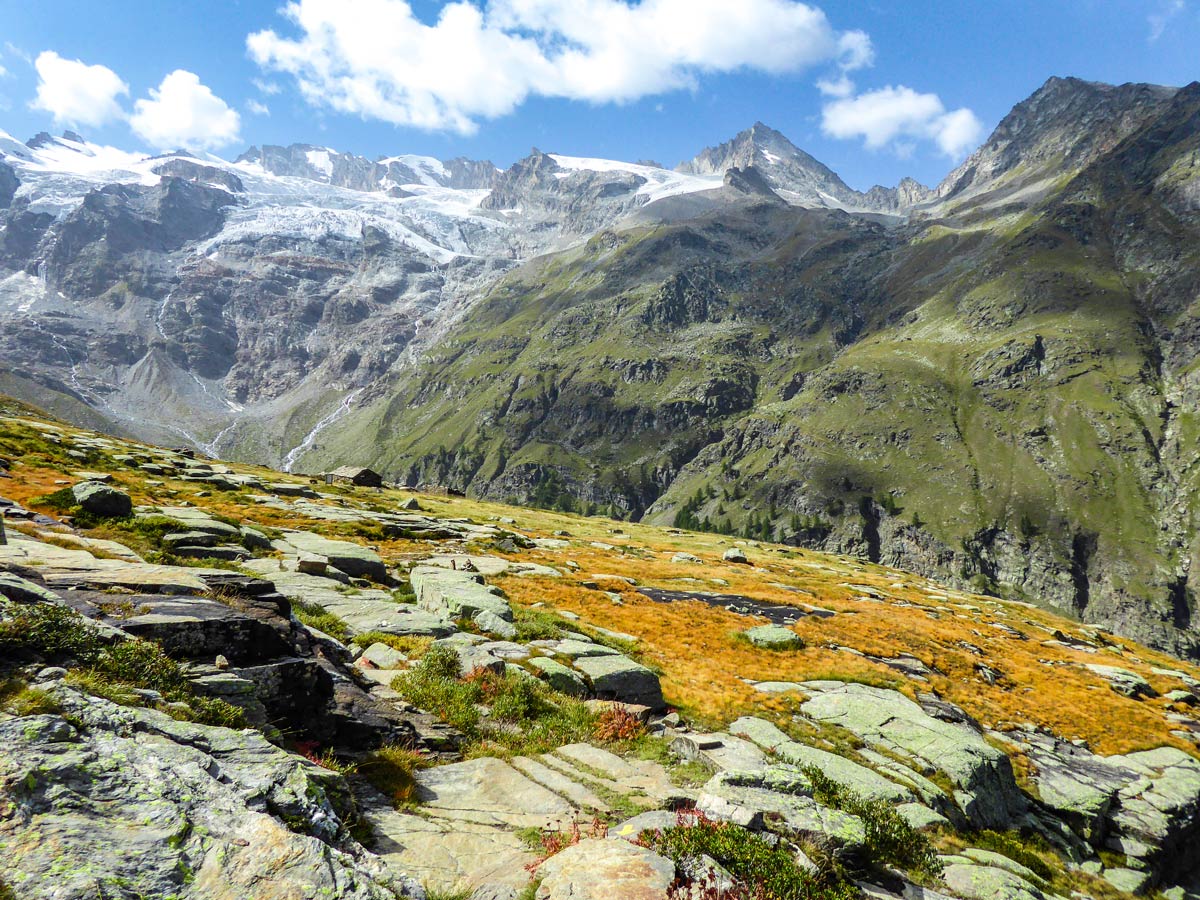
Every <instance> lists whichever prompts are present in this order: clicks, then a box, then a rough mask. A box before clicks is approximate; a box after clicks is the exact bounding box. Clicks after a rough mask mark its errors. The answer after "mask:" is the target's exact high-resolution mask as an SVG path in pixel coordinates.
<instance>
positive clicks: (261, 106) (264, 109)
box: [246, 99, 271, 116]
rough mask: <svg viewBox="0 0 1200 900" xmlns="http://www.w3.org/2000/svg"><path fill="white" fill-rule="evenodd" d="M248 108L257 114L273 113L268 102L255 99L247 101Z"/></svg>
mask: <svg viewBox="0 0 1200 900" xmlns="http://www.w3.org/2000/svg"><path fill="white" fill-rule="evenodd" d="M246 109H247V110H248V111H249V112H251V113H253V114H254V115H256V116H269V115H270V114H271V109H270V107H268V106H267V104H265V103H260V102H258V101H257V100H254V99H250V100H247V101H246Z"/></svg>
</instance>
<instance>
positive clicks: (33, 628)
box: [0, 603, 103, 661]
mask: <svg viewBox="0 0 1200 900" xmlns="http://www.w3.org/2000/svg"><path fill="white" fill-rule="evenodd" d="M102 647H103V642H102V640H101V638H100V633H99V632H98V631H97V630H96V629H95V628H92V627H90V626H86V625H85V623H84V620H83V618H82V617H81V616H80V615H79V614H78V613H77V612H75V611H74V610H73V609H70V608H68V607H65V606H55V605H51V604H41V603H39V604H36V605H33V606H26V607H22V608H20V609H18V610H17V612H16V614H15V615H13V616H12V618H10V619H7V620H5V621H3V622H0V659H31V658H32V659H44V660H47V661H58V660H63V659H68V658H75V659H80V660H83V659H88V658H91V657H93V656H95V655H96V654H97V653H99V652H100V649H101V648H102Z"/></svg>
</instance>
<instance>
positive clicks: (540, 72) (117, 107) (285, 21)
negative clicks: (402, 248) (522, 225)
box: [0, 0, 1200, 189]
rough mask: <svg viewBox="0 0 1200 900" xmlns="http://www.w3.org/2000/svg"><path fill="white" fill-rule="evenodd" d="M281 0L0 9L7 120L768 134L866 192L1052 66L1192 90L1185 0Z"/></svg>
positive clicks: (425, 143) (190, 137) (595, 150)
mask: <svg viewBox="0 0 1200 900" xmlns="http://www.w3.org/2000/svg"><path fill="white" fill-rule="evenodd" d="M283 6H284V4H283V3H282V2H280V0H265V2H264V0H222V2H195V0H190V2H179V0H157V2H152V0H139V2H133V0H126V2H120V0H112V2H106V3H97V2H95V0H86V2H81V0H41V2H39V3H37V4H33V3H29V2H24V0H3V2H0V22H2V23H3V24H2V25H0V67H2V68H3V70H4V74H3V75H0V128H3V129H4V130H6V131H8V132H10V133H12V134H13V135H15V136H17V137H20V138H22V139H24V138H27V137H29V136H31V135H33V134H34V133H36V132H38V131H43V130H49V131H54V132H58V131H61V130H63V128H65V127H75V128H76V130H78V131H80V132H81V133H83V134H84V135H85V136H86V137H88V138H89V139H91V140H95V141H97V142H102V143H108V144H113V145H115V146H118V147H122V148H126V149H131V150H133V149H146V150H152V149H156V148H167V147H174V146H184V145H187V146H193V147H197V148H199V147H202V146H204V145H207V147H208V149H211V150H212V151H213V152H216V153H218V154H220V155H222V156H225V157H229V158H232V157H233V156H236V155H237V154H238V153H239V152H241V150H242V149H244V148H245V147H246V146H248V145H249V144H262V143H279V144H287V143H292V142H307V143H314V144H322V145H328V146H331V147H334V148H337V149H339V150H347V151H350V152H354V153H360V154H363V155H366V156H370V157H377V156H381V155H394V154H399V153H420V154H428V155H432V156H437V157H440V158H448V157H452V156H468V157H473V158H484V159H491V160H493V161H494V162H496V163H497V164H499V165H501V166H507V165H509V164H511V163H512V162H513V161H514V160H516V159H518V158H520V157H522V156H524V155H525V154H526V153H527V152H528V151H529V148H530V147H531V146H537V147H538V148H540V149H542V150H546V151H550V152H560V153H567V154H574V155H581V156H605V157H610V158H617V159H626V160H638V159H655V160H657V161H659V162H662V163H665V164H667V165H672V166H673V165H675V164H676V163H677V162H679V161H680V160H681V159H685V158H688V157H690V156H692V155H693V154H694V153H695V152H697V151H698V150H700V149H701V148H703V147H704V146H706V145H710V144H714V143H718V142H720V141H722V140H725V139H727V138H729V137H731V136H732V135H733V134H734V133H736V132H737V131H739V130H740V129H742V128H744V127H746V126H748V125H750V124H751V123H753V122H754V121H756V120H761V121H763V122H765V123H767V124H768V125H771V126H774V127H775V128H778V129H779V130H780V131H782V132H783V133H784V134H786V135H787V136H788V137H790V138H791V139H792V140H793V141H794V142H795V143H796V144H797V145H799V146H800V147H802V148H804V149H805V150H807V151H808V152H809V153H811V154H812V155H814V156H815V157H817V158H818V159H820V160H822V161H823V162H825V163H827V164H828V165H829V166H831V167H832V168H833V169H835V170H836V171H837V172H839V173H840V174H841V175H842V176H843V178H845V180H846V181H847V182H848V183H849V184H851V186H853V187H857V188H863V189H865V188H866V187H869V186H870V185H871V184H874V183H883V184H894V183H896V181H898V180H899V179H900V178H901V177H902V176H904V175H912V176H914V177H916V178H918V179H919V180H921V181H924V182H926V183H935V182H937V181H938V180H940V178H941V177H942V176H943V175H944V174H945V173H946V172H947V171H948V170H949V169H950V168H951V167H952V165H954V164H955V163H956V162H958V161H959V160H960V159H961V158H962V157H963V156H964V155H965V153H966V152H967V151H968V150H969V149H971V148H973V146H975V145H976V144H977V143H978V142H979V141H980V140H981V139H982V138H983V137H984V136H986V134H987V133H988V132H990V131H991V129H992V128H993V127H994V126H995V125H996V123H997V122H998V121H999V120H1000V119H1001V118H1002V117H1003V115H1004V114H1005V113H1006V112H1007V111H1008V110H1009V109H1010V108H1011V107H1012V105H1013V104H1015V103H1016V102H1018V101H1020V100H1021V99H1023V98H1024V97H1026V96H1027V95H1028V94H1030V93H1031V92H1032V91H1033V90H1035V89H1036V88H1037V87H1038V86H1039V85H1040V84H1041V83H1042V82H1043V81H1045V79H1046V78H1047V77H1049V76H1051V75H1076V76H1079V77H1082V78H1087V79H1093V80H1099V81H1109V82H1124V81H1150V82H1157V83H1162V84H1175V85H1180V84H1185V83H1187V82H1189V81H1192V80H1194V79H1196V78H1197V77H1200V65H1198V64H1197V61H1198V59H1200V57H1198V55H1197V50H1196V48H1197V46H1200V41H1198V38H1200V0H1145V2H1142V0H1073V2H1068V0H1060V2H1054V0H1042V2H1032V0H1010V2H990V3H982V2H979V3H977V2H964V0H959V2H954V0H940V2H935V0H910V2H904V3H900V2H891V3H887V2H878V0H877V2H848V0H846V2H839V0H827V2H823V3H811V4H808V5H807V6H805V5H802V4H799V3H797V2H795V0H728V2H716V0H640V2H636V3H635V2H632V0H629V2H625V0H488V3H487V4H485V3H484V2H483V0H478V2H476V3H475V4H474V7H471V6H470V5H469V4H468V3H467V0H459V2H458V3H454V4H449V5H448V4H445V3H440V2H431V0H411V2H405V0H299V2H298V4H297V5H296V7H295V8H294V12H293V14H292V15H291V16H289V15H288V14H287V12H286V10H284V9H283ZM250 35H258V37H257V38H254V39H252V40H250V41H249V43H248V38H249V36H250ZM330 35H336V39H334V38H332V37H330ZM76 61H79V62H81V63H83V64H85V65H86V66H88V67H102V68H84V66H80V65H76V64H75V63H76ZM819 83H823V84H824V90H822V88H821V87H819V86H818V85H819Z"/></svg>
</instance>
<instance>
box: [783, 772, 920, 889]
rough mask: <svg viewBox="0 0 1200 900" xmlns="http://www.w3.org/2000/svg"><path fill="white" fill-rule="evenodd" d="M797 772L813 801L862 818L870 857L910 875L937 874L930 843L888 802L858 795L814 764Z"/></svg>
mask: <svg viewBox="0 0 1200 900" xmlns="http://www.w3.org/2000/svg"><path fill="white" fill-rule="evenodd" d="M801 771H803V773H804V777H805V778H806V779H807V780H808V782H809V784H810V785H811V787H812V791H813V799H814V800H816V801H817V802H818V803H822V804H824V805H825V806H828V807H831V808H833V809H838V810H841V811H842V812H847V813H849V814H850V815H853V816H857V817H858V818H859V819H861V820H862V823H863V826H864V827H865V829H866V833H867V851H868V856H869V857H870V858H871V859H872V860H875V861H878V862H882V863H887V864H890V865H894V866H898V867H899V868H901V869H904V870H906V871H907V872H909V873H910V874H912V875H917V876H922V877H925V878H938V877H940V876H941V874H942V864H941V862H940V861H939V860H938V856H937V851H936V850H935V849H934V847H933V844H932V842H930V840H929V838H928V837H927V836H926V835H924V834H922V833H921V832H920V831H918V830H917V829H916V828H914V827H913V826H912V825H910V824H909V823H908V822H907V821H906V820H905V819H904V818H903V817H902V816H901V815H900V814H899V813H897V812H896V810H895V809H894V808H893V807H892V806H891V805H890V804H888V803H887V802H885V801H882V800H866V799H864V798H862V797H860V796H859V795H858V794H856V793H855V792H854V791H852V790H851V789H850V788H848V787H846V786H845V785H843V784H839V783H838V782H836V781H834V780H833V779H832V778H829V777H828V776H827V775H825V773H824V772H822V771H821V770H820V769H818V768H817V767H816V766H802V767H801Z"/></svg>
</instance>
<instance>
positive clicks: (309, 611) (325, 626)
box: [292, 600, 350, 644]
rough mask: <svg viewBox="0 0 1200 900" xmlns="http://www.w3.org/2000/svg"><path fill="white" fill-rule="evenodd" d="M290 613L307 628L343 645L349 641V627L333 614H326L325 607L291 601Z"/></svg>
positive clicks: (301, 601) (300, 601)
mask: <svg viewBox="0 0 1200 900" xmlns="http://www.w3.org/2000/svg"><path fill="white" fill-rule="evenodd" d="M292 613H293V614H295V616H296V618H297V619H299V620H300V621H301V622H303V623H304V624H305V625H307V626H308V627H309V628H315V629H316V630H317V631H322V632H324V633H325V634H327V635H329V636H330V637H331V638H333V639H334V640H338V641H341V642H342V643H343V644H344V643H346V641H348V640H350V626H349V625H347V624H346V623H345V621H343V620H342V619H341V618H339V617H338V616H335V615H334V614H333V613H331V612H326V611H325V607H323V606H321V605H319V604H317V603H306V602H305V601H303V600H293V601H292Z"/></svg>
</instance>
